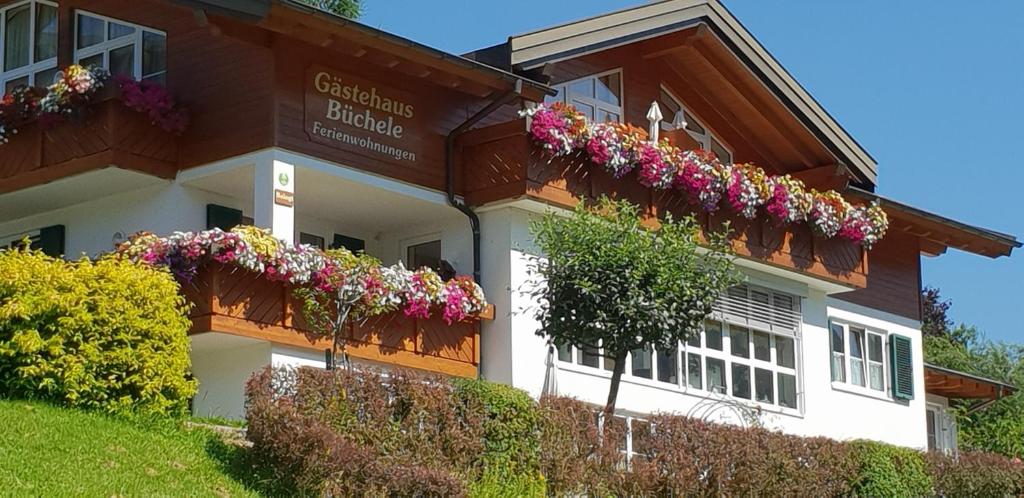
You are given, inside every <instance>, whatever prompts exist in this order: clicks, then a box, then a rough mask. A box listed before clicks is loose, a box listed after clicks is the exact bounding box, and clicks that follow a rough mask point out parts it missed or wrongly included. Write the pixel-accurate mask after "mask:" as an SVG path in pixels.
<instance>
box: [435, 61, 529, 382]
mask: <svg viewBox="0 0 1024 498" xmlns="http://www.w3.org/2000/svg"><path fill="white" fill-rule="evenodd" d="M522 92H523V80H521V79H519V80H516V84H515V88H514V89H513V90H511V91H509V92H508V93H506V94H505V95H503V96H501V97H499V98H498V99H496V100H494V101H492V102H491V103H490V104H487V106H486V107H484V108H483V109H480V110H479V111H477V113H476V114H474V115H472V116H470V118H469V119H467V120H465V121H463V122H462V124H460V125H459V126H456V127H455V128H454V129H453V130H452V131H450V132H449V133H448V135H447V136H446V137H445V138H444V176H445V191H446V193H447V194H448V204H449V205H450V206H452V207H453V208H455V209H458V210H459V211H461V212H462V214H464V215H466V218H469V227H470V228H471V229H472V230H473V280H475V281H476V283H477V284H478V285H479V284H480V217H479V216H477V214H476V212H474V211H473V210H472V209H470V207H469V206H467V205H466V203H465V202H464V201H460V200H458V199H456V198H455V139H457V138H458V137H459V135H462V134H463V133H465V132H466V131H468V130H469V129H470V128H472V127H473V125H475V124H477V123H479V122H480V120H482V119H484V118H486V117H487V116H489V115H490V114H491V113H493V112H494V111H496V110H498V109H500V108H501V107H502V106H504V105H506V104H508V103H510V102H512V101H513V100H515V99H516V98H518V97H519V96H521V95H522ZM477 347H479V348H481V349H482V347H483V336H482V335H481V337H480V341H479V343H477ZM477 377H478V378H481V379H482V378H483V377H484V355H483V354H481V355H480V363H479V364H477Z"/></svg>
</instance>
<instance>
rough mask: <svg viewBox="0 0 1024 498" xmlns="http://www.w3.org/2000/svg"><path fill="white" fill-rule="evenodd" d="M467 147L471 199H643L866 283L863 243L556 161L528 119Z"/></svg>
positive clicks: (754, 249) (822, 274) (788, 264)
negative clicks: (714, 207) (712, 209)
mask: <svg viewBox="0 0 1024 498" xmlns="http://www.w3.org/2000/svg"><path fill="white" fill-rule="evenodd" d="M461 146H462V161H463V170H464V171H466V172H467V173H466V175H465V178H464V181H465V186H466V194H465V195H466V199H467V201H468V202H469V203H470V204H473V205H482V204H486V203H490V202H496V201H499V200H506V199H515V198H531V199H535V200H538V201H541V202H545V203H548V204H552V205H556V206H561V207H567V208H571V207H573V206H575V205H576V204H577V203H578V202H579V201H580V200H582V199H586V198H591V199H592V198H596V197H598V196H600V195H602V194H607V195H609V196H612V197H616V198H619V199H628V200H629V201H630V202H633V203H635V204H638V205H640V206H641V207H642V208H643V210H644V212H645V213H646V214H647V215H648V216H649V217H650V219H651V220H652V222H654V220H656V219H657V217H658V216H660V215H663V214H664V213H666V212H671V213H672V214H673V215H675V216H679V215H683V214H692V215H694V216H695V217H696V218H697V219H698V220H699V221H700V222H701V224H702V225H703V227H704V229H705V230H716V229H720V228H721V227H722V224H723V223H724V222H725V221H726V220H728V221H729V222H730V224H731V228H732V240H733V247H734V249H735V250H736V253H737V254H738V255H740V256H743V257H746V258H750V259H753V260H757V261H761V262H765V263H768V264H770V265H773V266H777V267H781V268H785V269H790V270H796V271H800V272H803V273H806V274H809V275H812V276H815V277H817V278H822V279H825V280H829V281H832V282H836V283H840V284H843V285H847V286H851V287H858V288H862V287H865V286H866V285H867V273H868V261H867V256H866V253H865V251H864V250H863V249H862V248H861V247H860V245H858V244H853V243H850V242H848V241H846V240H842V239H838V238H832V239H825V238H822V237H818V236H815V235H814V234H813V233H812V231H811V229H810V227H809V226H808V225H806V224H791V225H785V226H779V225H777V224H775V223H774V222H773V221H772V220H769V219H767V218H766V217H764V216H762V217H759V218H757V219H754V220H747V219H745V218H743V217H742V216H740V215H738V214H737V213H733V212H731V211H730V209H729V208H728V207H725V206H724V204H725V203H723V204H722V206H723V207H722V208H721V209H719V211H718V212H716V213H715V214H713V215H709V214H707V213H705V212H704V211H703V210H701V209H698V208H697V207H696V206H694V205H692V204H690V203H689V202H687V200H686V198H685V196H684V195H683V194H682V193H680V192H676V191H657V190H654V189H650V188H647V187H644V186H643V185H641V184H640V183H639V182H638V181H637V180H636V177H635V175H636V173H635V172H634V173H630V174H629V175H627V176H626V177H624V178H621V179H614V178H612V177H611V175H609V174H608V173H606V172H605V171H604V170H603V169H601V168H600V167H597V166H594V165H593V164H592V163H590V161H589V160H588V159H587V158H586V157H583V156H581V155H579V156H571V157H560V158H555V159H551V157H550V156H549V155H547V154H546V153H544V151H543V150H541V148H540V147H538V146H536V145H534V144H533V143H532V142H531V141H530V138H529V137H528V136H527V134H526V132H525V124H524V122H523V121H512V122H509V123H503V124H500V125H495V126H491V127H488V128H483V129H479V130H474V131H472V132H470V133H467V134H466V135H465V137H464V139H463V140H462V141H461Z"/></svg>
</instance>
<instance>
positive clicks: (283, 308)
mask: <svg viewBox="0 0 1024 498" xmlns="http://www.w3.org/2000/svg"><path fill="white" fill-rule="evenodd" d="M182 289H183V292H184V294H185V296H186V298H187V299H188V300H189V301H191V302H192V303H193V305H194V307H193V309H192V312H191V318H192V330H191V334H202V333H207V332H221V333H225V334H232V335H239V336H244V337H251V338H255V339H263V340H267V341H270V342H272V343H275V344H281V345H286V346H294V347H301V348H310V349H316V350H318V351H323V350H325V349H329V348H330V347H331V343H330V341H329V340H324V339H316V338H314V337H313V336H312V335H311V334H310V330H309V327H308V325H307V324H306V323H305V321H304V320H303V318H302V313H301V309H302V304H301V302H297V301H296V300H295V299H294V298H293V297H292V293H291V290H290V289H289V288H288V287H287V286H286V285H284V284H282V283H279V282H271V281H269V280H267V279H265V278H262V277H261V276H260V275H257V274H255V273H252V272H248V271H244V270H241V269H238V268H236V267H233V266H225V265H220V264H211V265H208V266H207V267H205V268H202V269H201V270H200V272H199V275H197V277H196V278H194V279H193V280H192V282H190V283H186V284H183V285H182ZM433 315H434V316H432V317H431V318H429V319H425V320H423V319H417V318H410V317H407V316H405V315H404V314H403V313H401V312H396V313H390V314H386V315H381V316H377V317H373V318H370V319H368V320H366V321H364V322H361V323H351V324H349V326H348V339H349V343H348V344H349V345H348V352H349V355H350V356H352V357H353V358H358V359H363V360H368V361H372V362H376V363H382V364H392V365H399V366H403V367H410V368H416V369H420V370H427V371H431V372H437V373H443V374H447V375H454V376H461V377H476V375H477V367H478V365H479V363H480V349H479V344H480V320H482V319H493V318H494V309H493V307H489V308H488V310H487V312H486V313H484V314H482V315H481V316H480V317H477V318H476V319H474V320H472V321H470V322H461V323H453V324H452V325H448V324H446V323H445V322H444V320H443V319H442V318H441V317H440V313H434V314H433Z"/></svg>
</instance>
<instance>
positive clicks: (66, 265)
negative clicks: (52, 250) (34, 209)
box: [0, 250, 196, 414]
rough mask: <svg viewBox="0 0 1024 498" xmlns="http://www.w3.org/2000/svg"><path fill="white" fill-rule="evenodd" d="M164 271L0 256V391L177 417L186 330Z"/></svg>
mask: <svg viewBox="0 0 1024 498" xmlns="http://www.w3.org/2000/svg"><path fill="white" fill-rule="evenodd" d="M186 312H187V305H186V302H185V300H184V299H183V298H182V297H181V296H180V294H179V292H178V284H177V283H176V282H175V281H174V278H173V277H172V276H171V275H170V274H169V273H167V272H164V271H160V270H155V269H152V268H150V267H146V266H141V265H137V264H133V263H130V262H127V261H123V260H119V259H114V258H109V257H108V258H101V259H99V260H97V261H90V260H88V259H85V258H83V259H82V260H80V261H77V262H66V261H64V260H61V259H55V258H51V257H49V256H46V255H44V254H43V253H42V252H40V251H27V250H0V386H2V389H3V392H4V393H5V395H7V396H15V397H26V398H36V399H45V400H50V401H54V402H57V403H60V404H64V405H68V406H74V407H84V408H94V409H100V410H103V411H106V412H111V413H156V414H167V413H183V412H184V411H185V410H186V409H187V407H188V399H189V398H190V397H192V395H194V394H195V391H196V382H195V381H194V380H191V379H190V377H189V369H190V359H189V340H188V329H189V325H190V322H189V320H188V318H187V315H186Z"/></svg>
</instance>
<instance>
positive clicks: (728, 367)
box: [556, 284, 805, 416]
mask: <svg viewBox="0 0 1024 498" xmlns="http://www.w3.org/2000/svg"><path fill="white" fill-rule="evenodd" d="M748 286H749V287H756V288H757V289H758V290H761V291H766V292H768V293H770V294H772V295H774V294H785V293H782V292H777V291H774V290H770V289H766V288H764V287H760V286H751V285H749V284H748ZM787 296H790V297H792V298H793V303H794V309H799V308H800V298H799V296H796V295H792V294H787ZM707 321H709V322H714V323H719V324H721V326H722V349H721V351H719V350H716V349H712V348H709V347H707V345H706V334H705V333H701V334H700V337H699V338H698V339H699V343H700V346H693V345H690V344H689V343H688V342H683V343H681V344H679V345H678V346H677V350H676V355H675V363H676V365H675V369H676V382H674V383H669V382H663V381H660V380H658V360H659V358H658V349H657V348H653V347H652V348H651V378H646V377H638V376H635V375H633V355H632V352H631V353H630V354H627V355H626V365H625V367H624V370H623V372H622V381H623V382H627V383H632V384H640V385H645V386H650V387H657V388H661V389H666V390H671V391H675V392H680V393H687V394H691V395H694V396H698V397H701V398H712V397H723V396H724V397H727V398H729V399H730V400H732V401H735V402H739V403H743V404H745V405H748V406H751V407H756V408H759V409H761V410H763V411H768V412H775V413H784V414H788V415H794V416H802V415H803V410H804V406H805V403H804V399H803V397H804V392H803V378H802V372H803V368H802V366H803V358H802V356H803V353H802V347H801V339H800V334H799V333H795V334H793V335H790V334H788V333H779V332H778V331H775V332H773V331H771V330H769V329H768V328H765V327H759V326H756V325H751V324H749V323H743V324H741V323H739V322H736V321H733V320H731V319H729V318H728V317H724V316H722V315H721V314H720V313H717V312H716V313H714V314H713V315H712V316H711V317H709V318H708V320H707ZM730 327H738V328H742V329H746V330H748V335H747V342H748V344H747V346H748V357H747V358H740V357H736V356H733V355H732V353H731V351H732V337H731V334H730ZM754 332H762V333H765V334H768V336H769V338H770V343H769V348H770V357H769V359H768V360H767V361H766V360H759V359H757V358H756V357H755V351H754ZM778 337H784V338H787V339H791V340H792V341H793V367H792V368H789V367H783V366H781V365H779V364H778V348H777V346H776V345H777V338H778ZM559 349H561V350H562V351H565V352H568V354H569V361H565V360H563V359H561V352H558V353H557V354H556V358H557V359H558V364H559V367H560V368H565V369H567V370H573V371H578V372H580V373H586V374H591V375H600V376H604V377H610V376H611V365H612V364H613V363H612V362H611V361H612V360H611V359H610V358H607V357H606V356H605V354H604V349H603V348H601V347H600V345H599V346H598V348H597V354H598V357H599V359H598V365H597V366H596V367H594V366H589V365H584V364H583V363H582V353H583V351H582V350H581V349H580V348H577V347H575V346H571V345H566V346H564V347H562V348H559ZM690 353H692V354H697V355H700V357H701V385H700V387H699V388H696V387H691V386H690V385H689V372H688V370H687V369H688V366H689V364H688V359H687V355H688V354H690ZM708 358H713V359H717V360H721V361H722V362H723V364H724V369H725V385H724V387H725V392H720V391H710V390H708V381H707V360H708ZM733 363H736V364H740V365H745V366H747V367H749V368H750V398H749V399H748V398H741V397H736V396H733V395H732V365H733ZM756 369H762V370H768V371H770V372H772V389H773V393H772V403H767V402H761V401H757V384H756V374H755V372H756ZM780 373H782V374H786V375H792V376H793V377H794V378H795V379H794V380H795V389H796V407H795V408H791V407H786V406H782V405H781V404H779V374H780Z"/></svg>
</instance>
